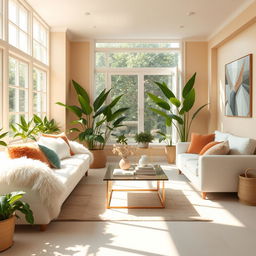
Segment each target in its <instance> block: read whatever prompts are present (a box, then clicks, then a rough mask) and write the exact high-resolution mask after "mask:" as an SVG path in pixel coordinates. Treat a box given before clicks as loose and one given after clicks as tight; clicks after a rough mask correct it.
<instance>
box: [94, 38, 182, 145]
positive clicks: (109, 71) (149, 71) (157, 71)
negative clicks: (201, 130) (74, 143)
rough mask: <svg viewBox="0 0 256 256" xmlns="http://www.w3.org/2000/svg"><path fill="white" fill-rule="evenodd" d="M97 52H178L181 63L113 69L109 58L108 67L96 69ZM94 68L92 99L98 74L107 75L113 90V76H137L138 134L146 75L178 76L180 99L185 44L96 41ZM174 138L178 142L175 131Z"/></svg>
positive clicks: (141, 121)
mask: <svg viewBox="0 0 256 256" xmlns="http://www.w3.org/2000/svg"><path fill="white" fill-rule="evenodd" d="M120 42H121V43H140V42H143V43H179V45H180V47H179V48H121V47H120V48H113V47H112V48H111V47H106V48H103V47H99V48H97V47H96V44H97V43H120ZM97 52H105V53H106V54H107V55H108V53H112V52H114V53H116V52H136V53H137V52H145V53H163V52H178V53H179V61H178V65H177V66H176V67H147V68H144V67H143V68H139V67H138V68H126V67H119V68H113V67H108V56H107V59H106V61H107V62H106V66H107V67H96V53H97ZM93 56H94V58H93V64H94V65H93V66H94V71H93V74H92V81H93V82H92V86H91V93H92V95H91V96H92V97H93V98H95V96H96V95H95V92H96V79H95V78H96V74H97V73H103V74H105V84H106V87H105V88H106V89H111V75H137V76H138V99H140V100H138V132H139V131H144V107H145V105H144V86H145V81H144V76H145V75H172V74H174V73H175V74H176V90H175V93H176V95H177V97H180V88H181V81H182V73H183V65H182V63H183V61H182V60H183V44H182V41H181V40H95V41H94V48H93ZM172 134H173V138H174V141H176V137H177V134H176V131H175V129H173V132H172ZM108 144H113V141H110V142H109V143H108ZM154 144H156V145H163V144H164V142H162V143H157V142H154Z"/></svg>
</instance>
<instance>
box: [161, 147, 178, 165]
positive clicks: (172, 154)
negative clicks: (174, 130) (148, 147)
mask: <svg viewBox="0 0 256 256" xmlns="http://www.w3.org/2000/svg"><path fill="white" fill-rule="evenodd" d="M164 151H165V154H166V158H167V162H168V163H169V164H173V163H175V158H176V147H175V146H166V147H165V149H164Z"/></svg>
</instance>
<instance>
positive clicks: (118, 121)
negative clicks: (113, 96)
mask: <svg viewBox="0 0 256 256" xmlns="http://www.w3.org/2000/svg"><path fill="white" fill-rule="evenodd" d="M125 119H126V116H122V117H119V118H118V119H117V120H116V121H115V122H114V123H113V126H114V127H116V126H117V125H119V124H120V123H122V122H123V121H124V120H125Z"/></svg>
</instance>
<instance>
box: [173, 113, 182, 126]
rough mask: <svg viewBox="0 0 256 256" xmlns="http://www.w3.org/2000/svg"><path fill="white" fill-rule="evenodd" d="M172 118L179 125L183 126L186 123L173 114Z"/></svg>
mask: <svg viewBox="0 0 256 256" xmlns="http://www.w3.org/2000/svg"><path fill="white" fill-rule="evenodd" d="M170 118H172V119H174V120H176V121H177V122H178V123H179V124H183V123H184V121H183V119H182V118H181V117H180V116H177V115H175V114H171V115H170Z"/></svg>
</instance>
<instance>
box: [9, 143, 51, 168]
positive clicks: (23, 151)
mask: <svg viewBox="0 0 256 256" xmlns="http://www.w3.org/2000/svg"><path fill="white" fill-rule="evenodd" d="M8 154H9V157H10V158H12V159H14V158H20V157H24V156H26V157H27V158H31V159H34V160H39V161H41V162H43V163H46V164H47V165H48V166H49V167H51V164H50V163H49V161H48V159H47V158H46V156H45V155H44V153H42V151H41V150H40V149H39V147H38V146H37V145H33V144H23V145H21V144H20V145H13V146H9V147H8Z"/></svg>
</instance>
